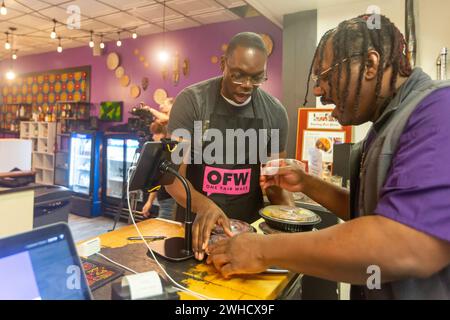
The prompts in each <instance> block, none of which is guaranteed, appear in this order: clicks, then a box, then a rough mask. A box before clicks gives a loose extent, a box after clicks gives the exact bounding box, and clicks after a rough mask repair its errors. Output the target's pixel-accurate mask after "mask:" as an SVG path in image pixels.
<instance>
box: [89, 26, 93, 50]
mask: <svg viewBox="0 0 450 320" xmlns="http://www.w3.org/2000/svg"><path fill="white" fill-rule="evenodd" d="M93 34H94V31H92V30H91V41H89V47H91V48H93V47H94V39H93V37H92V35H93Z"/></svg>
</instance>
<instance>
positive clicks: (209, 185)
mask: <svg viewBox="0 0 450 320" xmlns="http://www.w3.org/2000/svg"><path fill="white" fill-rule="evenodd" d="M251 175H252V169H239V170H229V169H220V168H213V167H208V166H206V167H205V175H204V178H203V192H205V193H206V194H207V195H208V196H210V195H211V194H215V193H217V194H227V195H243V194H247V193H249V192H250V181H251Z"/></svg>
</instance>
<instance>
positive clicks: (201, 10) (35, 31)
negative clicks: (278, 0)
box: [0, 0, 296, 57]
mask: <svg viewBox="0 0 450 320" xmlns="http://www.w3.org/2000/svg"><path fill="white" fill-rule="evenodd" d="M293 1H294V2H296V1H295V0H293ZM5 5H6V7H7V9H8V14H7V15H6V16H0V33H1V34H0V39H1V40H0V44H1V46H0V56H3V57H9V55H10V54H11V53H10V51H7V50H6V49H4V46H3V43H4V41H5V40H6V35H5V32H7V31H9V28H10V27H15V28H17V31H15V32H14V34H15V36H14V40H13V48H14V49H16V50H17V51H18V55H19V56H23V55H29V54H35V53H41V52H49V51H54V50H56V47H57V46H58V40H52V39H50V32H51V31H52V29H53V22H52V20H53V19H56V20H57V21H58V24H57V27H56V32H57V34H58V36H61V37H62V38H63V40H62V45H63V47H65V48H72V47H79V46H83V45H87V43H88V42H89V38H90V30H93V31H94V33H95V39H94V40H96V41H99V35H100V34H105V36H104V41H105V42H106V41H108V40H116V39H117V37H118V35H117V32H118V31H121V38H122V39H125V38H130V37H131V33H132V31H134V30H135V31H136V32H137V33H138V35H139V36H143V35H148V34H152V33H159V32H162V30H163V28H162V26H163V0H75V1H73V0H5ZM70 5H77V6H78V7H79V8H80V13H81V26H80V27H81V28H80V29H79V30H77V29H73V30H70V29H68V28H67V26H66V22H67V19H68V16H69V14H68V13H67V12H66V10H67V8H68V7H69V6H70ZM243 5H246V2H245V1H244V0H167V1H166V6H167V7H166V30H168V31H173V30H179V29H186V28H191V27H195V26H200V25H204V24H210V23H216V22H222V21H229V20H235V19H240V17H239V16H238V15H236V14H235V13H233V12H232V11H231V10H229V9H232V8H236V7H240V6H243ZM10 42H11V39H10Z"/></svg>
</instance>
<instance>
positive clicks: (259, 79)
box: [226, 62, 269, 87]
mask: <svg viewBox="0 0 450 320" xmlns="http://www.w3.org/2000/svg"><path fill="white" fill-rule="evenodd" d="M226 64H227V67H228V69H229V68H230V66H229V65H228V62H226ZM229 72H230V71H229ZM230 78H231V82H232V83H234V84H237V85H240V86H241V85H243V84H244V83H247V82H250V84H251V85H252V86H254V87H259V86H261V85H262V84H264V82H266V81H267V80H268V79H269V78H268V77H267V71H264V74H263V75H257V76H248V75H244V74H236V73H232V72H230Z"/></svg>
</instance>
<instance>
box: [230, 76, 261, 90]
mask: <svg viewBox="0 0 450 320" xmlns="http://www.w3.org/2000/svg"><path fill="white" fill-rule="evenodd" d="M230 77H231V82H233V83H234V84H238V85H243V84H244V83H247V82H250V83H251V85H252V86H254V87H259V86H261V85H262V84H263V83H264V82H266V81H267V80H268V78H267V77H266V75H263V76H256V77H251V76H247V75H239V76H238V75H235V74H231V75H230Z"/></svg>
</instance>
